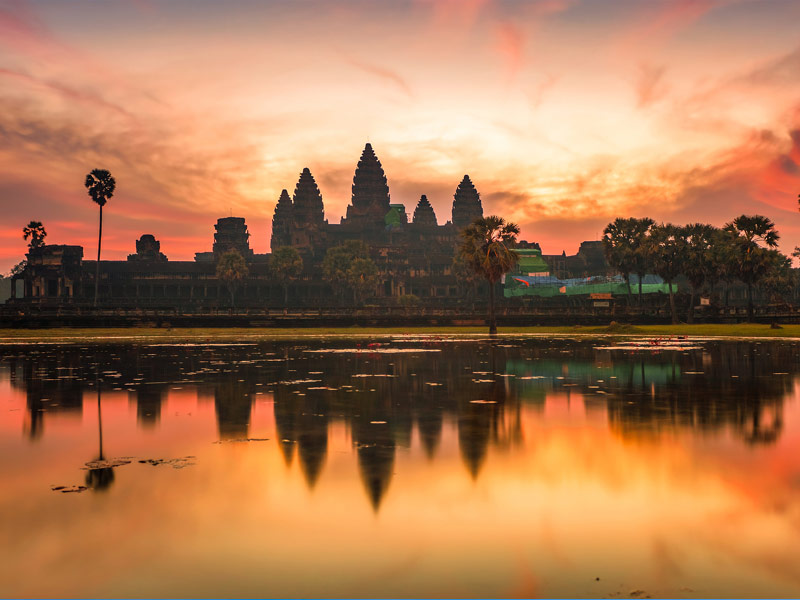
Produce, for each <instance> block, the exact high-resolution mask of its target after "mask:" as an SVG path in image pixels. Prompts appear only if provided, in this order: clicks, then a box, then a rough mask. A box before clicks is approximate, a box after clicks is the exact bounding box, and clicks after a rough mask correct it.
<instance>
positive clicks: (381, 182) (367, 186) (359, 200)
mask: <svg viewBox="0 0 800 600" xmlns="http://www.w3.org/2000/svg"><path fill="white" fill-rule="evenodd" d="M388 212H389V185H388V183H387V182H386V175H385V174H384V172H383V167H382V166H381V161H379V160H378V157H377V156H376V155H375V151H374V150H373V149H372V145H371V144H369V143H368V144H367V145H366V146H364V152H362V153H361V159H360V160H359V161H358V166H356V173H355V175H354V176H353V196H352V200H351V203H350V206H348V207H347V216H346V217H345V219H344V221H343V222H344V223H346V224H351V225H361V226H380V227H383V226H384V217H385V216H386V213H388Z"/></svg>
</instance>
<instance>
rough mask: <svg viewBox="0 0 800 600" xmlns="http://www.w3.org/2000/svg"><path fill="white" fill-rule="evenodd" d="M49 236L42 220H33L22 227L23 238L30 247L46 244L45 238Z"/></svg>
mask: <svg viewBox="0 0 800 600" xmlns="http://www.w3.org/2000/svg"><path fill="white" fill-rule="evenodd" d="M46 237H47V232H46V231H45V230H44V225H42V223H41V221H31V222H30V223H28V224H27V225H26V226H25V227H24V228H23V229H22V239H24V240H25V241H26V242H27V241H28V240H29V239H30V242H28V248H29V249H30V250H33V249H34V248H41V247H42V246H44V238H46Z"/></svg>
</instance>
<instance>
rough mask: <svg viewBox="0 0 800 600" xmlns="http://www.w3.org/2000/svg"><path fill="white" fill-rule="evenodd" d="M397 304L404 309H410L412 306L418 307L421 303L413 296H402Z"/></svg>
mask: <svg viewBox="0 0 800 600" xmlns="http://www.w3.org/2000/svg"><path fill="white" fill-rule="evenodd" d="M397 303H398V304H399V305H400V306H403V307H405V308H412V307H414V306H419V305H420V304H421V301H420V299H419V297H417V296H416V295H414V294H403V295H402V296H400V297H399V298H398V299H397Z"/></svg>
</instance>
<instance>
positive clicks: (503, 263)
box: [459, 215, 519, 335]
mask: <svg viewBox="0 0 800 600" xmlns="http://www.w3.org/2000/svg"><path fill="white" fill-rule="evenodd" d="M517 235H519V226H518V225H516V224H515V223H506V221H505V219H503V218H501V217H497V216H494V215H492V216H489V217H482V218H480V219H475V221H473V222H472V224H471V225H468V226H467V227H466V228H464V230H463V231H462V232H461V246H460V247H459V253H460V254H461V256H463V257H464V260H465V262H466V263H467V264H468V265H469V266H470V268H471V269H472V270H473V271H474V272H475V273H476V274H478V275H480V276H481V277H483V278H484V279H486V281H488V282H489V334H490V335H495V334H497V321H496V319H495V311H494V288H495V284H496V283H497V282H498V281H500V278H501V277H502V276H503V275H504V274H505V273H508V272H509V271H510V270H511V269H513V268H514V266H515V265H516V264H517V263H518V262H519V254H518V253H517V252H516V251H515V250H514V246H516V244H517Z"/></svg>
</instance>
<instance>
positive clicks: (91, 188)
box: [84, 169, 117, 306]
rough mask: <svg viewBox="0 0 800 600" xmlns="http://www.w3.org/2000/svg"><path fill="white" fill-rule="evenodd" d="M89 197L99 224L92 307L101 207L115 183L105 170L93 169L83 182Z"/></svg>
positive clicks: (96, 287)
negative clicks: (96, 210) (98, 214)
mask: <svg viewBox="0 0 800 600" xmlns="http://www.w3.org/2000/svg"><path fill="white" fill-rule="evenodd" d="M84 185H85V186H86V190H87V192H88V193H89V197H90V198H91V199H92V201H93V202H95V203H97V204H98V205H99V206H100V224H99V226H98V228H97V263H96V264H95V269H94V305H95V306H97V296H98V293H99V289H100V246H101V244H102V243H103V207H104V206H105V205H106V202H108V200H109V199H110V198H111V197H112V196H113V195H114V190H116V189H117V182H116V180H115V179H114V178H113V177H112V176H111V173H109V172H108V171H106V170H105V169H93V170H92V171H91V172H90V173H89V174H88V175H87V176H86V180H85V181H84Z"/></svg>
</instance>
